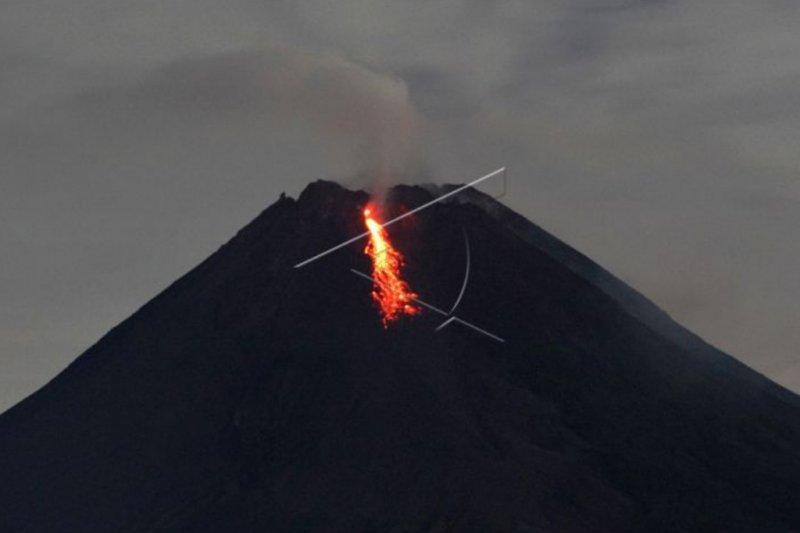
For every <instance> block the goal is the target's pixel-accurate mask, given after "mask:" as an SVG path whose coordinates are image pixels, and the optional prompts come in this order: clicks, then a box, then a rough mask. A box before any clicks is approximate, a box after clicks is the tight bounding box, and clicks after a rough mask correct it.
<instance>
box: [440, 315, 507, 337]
mask: <svg viewBox="0 0 800 533" xmlns="http://www.w3.org/2000/svg"><path fill="white" fill-rule="evenodd" d="M453 321H454V322H458V323H459V324H463V325H464V326H467V327H468V328H472V329H474V330H475V331H477V332H478V333H483V334H484V335H486V336H487V337H491V338H492V339H494V340H496V341H497V342H506V341H505V340H503V339H501V338H500V337H498V336H497V335H493V334H492V333H489V332H488V331H486V330H485V329H481V328H479V327H478V326H476V325H475V324H470V323H469V322H467V321H466V320H462V319H460V318H458V317H457V316H455V315H454V316H453Z"/></svg>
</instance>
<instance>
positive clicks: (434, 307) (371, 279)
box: [350, 268, 447, 316]
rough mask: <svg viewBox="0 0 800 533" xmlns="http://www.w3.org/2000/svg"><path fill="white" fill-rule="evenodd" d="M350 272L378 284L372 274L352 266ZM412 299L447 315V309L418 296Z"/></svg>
mask: <svg viewBox="0 0 800 533" xmlns="http://www.w3.org/2000/svg"><path fill="white" fill-rule="evenodd" d="M350 272H352V273H353V274H355V275H356V276H359V277H362V278H364V279H366V280H369V281H371V282H372V283H376V284H379V283H378V281H377V280H376V279H375V278H373V277H372V276H369V275H367V274H364V273H363V272H359V271H358V270H356V269H354V268H351V269H350ZM412 300H414V301H415V302H416V303H418V304H419V305H421V306H422V307H426V308H428V309H430V310H431V311H433V312H435V313H439V314H440V315H443V316H447V311H442V310H441V309H439V308H438V307H436V306H435V305H431V304H429V303H428V302H425V301H423V300H420V299H419V298H412Z"/></svg>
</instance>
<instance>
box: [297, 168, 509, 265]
mask: <svg viewBox="0 0 800 533" xmlns="http://www.w3.org/2000/svg"><path fill="white" fill-rule="evenodd" d="M505 171H506V167H501V168H498V169H497V170H495V171H494V172H491V173H489V174H486V175H485V176H481V177H480V178H478V179H476V180H473V181H471V182H469V183H467V184H466V185H462V186H461V187H459V188H457V189H453V190H452V191H450V192H448V193H445V194H443V195H441V196H439V197H438V198H434V199H433V200H431V201H430V202H427V203H424V204H422V205H421V206H419V207H415V208H414V209H412V210H411V211H406V212H405V213H403V214H402V215H399V216H396V217H394V218H393V219H391V220H388V221H386V222H384V223H383V224H379V226H381V227H382V228H385V227H387V226H391V225H392V224H394V223H395V222H399V221H401V220H403V219H404V218H406V217H410V216H411V215H413V214H414V213H419V212H420V211H422V210H423V209H427V208H429V207H430V206H432V205H434V204H437V203H439V202H441V201H442V200H444V199H445V198H449V197H451V196H454V195H456V194H458V193H460V192H462V191H464V190H466V189H468V188H470V187H473V186H475V185H477V184H478V183H480V182H482V181H485V180H488V179H489V178H493V177H495V176H497V175H499V174H502V173H503V172H505ZM369 233H370V232H369V231H365V232H364V233H362V234H360V235H356V236H355V237H353V238H352V239H348V240H346V241H344V242H343V243H341V244H337V245H336V246H334V247H332V248H328V249H327V250H325V251H324V252H320V253H318V254H317V255H315V256H313V257H309V258H308V259H306V260H305V261H300V262H299V263H297V264H296V265H295V266H294V268H300V267H304V266H306V265H307V264H309V263H313V262H314V261H316V260H317V259H321V258H323V257H325V256H326V255H328V254H330V253H333V252H335V251H336V250H339V249H340V248H344V247H345V246H347V245H348V244H353V243H354V242H356V241H359V240H361V239H363V238H364V237H366V236H368V235H369Z"/></svg>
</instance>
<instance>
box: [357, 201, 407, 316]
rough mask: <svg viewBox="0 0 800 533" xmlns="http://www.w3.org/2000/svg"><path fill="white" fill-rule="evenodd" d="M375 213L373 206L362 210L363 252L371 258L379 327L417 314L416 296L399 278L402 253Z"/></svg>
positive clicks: (373, 296)
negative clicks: (365, 234)
mask: <svg viewBox="0 0 800 533" xmlns="http://www.w3.org/2000/svg"><path fill="white" fill-rule="evenodd" d="M375 213H376V209H375V207H373V206H367V207H366V208H365V209H364V223H365V224H366V226H367V229H369V232H370V237H369V242H368V243H367V246H366V248H364V253H365V254H367V255H368V256H369V257H370V259H372V278H373V279H374V280H375V284H374V287H373V290H372V299H373V300H375V302H377V304H378V305H379V306H380V310H381V316H382V317H383V327H389V323H390V322H392V321H394V320H397V319H398V318H400V316H402V315H404V314H405V315H415V314H417V313H419V308H418V307H416V306H414V304H413V302H414V298H416V297H417V295H416V294H415V293H413V292H412V291H411V289H409V287H408V283H406V282H405V281H404V280H403V278H401V277H400V269H401V267H402V266H403V255H402V254H401V253H400V252H399V251H397V250H396V249H395V248H394V247H393V246H392V243H391V242H390V241H389V235H388V234H387V233H386V230H385V229H384V228H383V227H382V226H381V225H380V223H379V222H377V221H376V220H375Z"/></svg>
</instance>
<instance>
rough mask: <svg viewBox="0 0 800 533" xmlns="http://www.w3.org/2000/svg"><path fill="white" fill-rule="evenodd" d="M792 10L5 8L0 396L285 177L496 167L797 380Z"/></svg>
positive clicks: (576, 230)
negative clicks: (507, 170) (504, 169)
mask: <svg viewBox="0 0 800 533" xmlns="http://www.w3.org/2000/svg"><path fill="white" fill-rule="evenodd" d="M796 6H797V3H796V2H794V1H793V0H785V1H784V0H781V1H777V0H764V1H761V2H753V1H746V2H745V1H737V0H725V1H722V0H708V1H706V2H696V1H669V0H644V1H628V0H606V1H604V0H592V1H589V0H553V1H538V2H537V1H534V2H530V1H524V2H522V1H520V2H513V1H504V2H491V1H488V0H465V1H455V0H448V1H443V2H397V1H393V2H392V1H364V2H356V1H339V2H323V1H292V2H285V3H284V2H266V1H263V0H262V1H255V0H232V1H229V2H216V1H214V2H212V1H210V0H174V1H166V0H162V1H148V0H138V1H136V2H131V1H130V0H125V1H122V0H102V1H101V0H72V1H70V2H63V1H61V0H52V1H43V0H6V1H4V2H0V187H1V188H0V216H1V217H2V218H0V246H1V247H2V248H1V249H2V250H3V254H2V258H0V301H2V303H3V305H2V307H0V410H2V409H5V408H7V407H9V406H10V405H12V404H13V403H15V402H16V401H18V400H19V399H21V398H22V397H24V396H26V395H27V394H29V393H31V392H33V391H34V390H35V389H36V388H38V387H39V386H41V385H42V384H44V383H45V382H46V381H47V380H48V379H50V378H51V377H53V376H54V375H55V374H56V373H57V372H58V371H59V370H60V369H62V368H63V367H64V366H65V365H66V364H68V363H69V362H70V361H71V360H73V359H74V358H75V357H76V356H77V355H78V354H79V353H80V352H81V351H83V350H84V349H85V348H87V347H88V346H89V345H90V344H91V343H93V342H94V341H95V340H97V339H98V338H99V337H100V336H101V335H102V334H103V333H105V332H106V331H107V330H108V329H109V328H110V327H112V326H113V325H115V324H116V323H118V322H120V321H121V320H123V319H124V318H126V317H127V316H128V315H130V314H131V313H132V312H133V311H135V310H136V309H137V308H138V307H139V306H140V305H142V304H143V303H144V302H146V301H147V300H148V299H149V298H151V297H152V296H154V295H155V294H156V293H157V292H158V291H160V290H161V289H163V288H164V287H165V286H167V285H168V284H169V283H170V282H171V281H173V280H174V279H175V278H177V277H178V276H179V275H181V274H182V273H184V272H185V271H187V270H188V269H190V268H191V267H193V266H194V265H195V264H197V263H198V262H199V261H200V260H202V259H203V258H204V257H206V256H207V255H208V254H210V253H211V252H213V251H214V250H216V248H217V247H218V246H219V245H220V244H222V243H223V242H224V241H225V240H227V239H228V238H229V237H230V236H232V235H233V234H234V233H235V231H236V230H237V229H238V228H239V227H241V226H242V225H244V224H245V223H246V222H248V221H249V220H250V219H252V218H253V217H254V216H255V215H256V214H257V213H258V212H259V211H260V210H261V209H262V208H263V207H265V206H266V205H267V204H269V203H271V202H273V201H274V200H275V199H276V197H277V195H278V194H279V193H280V192H281V191H286V192H287V193H289V194H292V195H296V194H297V193H298V192H299V191H300V190H302V188H303V187H304V186H305V184H306V183H308V182H309V181H311V180H313V179H317V178H338V179H341V180H342V181H343V182H344V183H345V184H347V185H351V186H363V185H366V184H367V183H368V182H369V181H372V180H378V181H379V182H381V183H384V184H388V183H391V182H394V181H401V180H403V181H405V180H409V179H413V180H419V179H422V178H426V177H431V176H437V177H438V178H440V179H442V180H447V181H463V180H465V179H468V178H471V177H476V176H479V175H481V174H483V173H485V172H486V171H489V170H492V169H494V168H496V167H498V166H501V165H508V166H509V167H510V168H511V172H512V174H511V178H512V183H511V187H512V192H513V194H511V195H510V196H509V197H508V198H507V199H506V201H507V203H508V204H509V205H510V206H511V207H512V208H514V209H517V210H518V211H520V212H521V213H523V214H524V215H526V216H527V217H529V218H530V219H532V220H533V221H534V222H536V223H538V224H540V225H541V226H543V227H544V228H546V229H548V230H550V231H551V232H553V233H555V234H556V235H557V236H559V237H560V238H562V239H564V240H565V241H566V242H568V243H570V244H571V245H573V246H575V247H576V248H578V249H579V250H581V251H582V252H584V253H586V254H587V255H589V256H590V257H592V258H593V259H595V260H596V261H598V262H599V263H600V264H602V265H603V266H605V267H606V268H608V269H610V270H611V271H612V272H614V273H615V274H617V275H618V276H619V277H621V278H622V279H623V280H625V281H627V282H628V283H630V284H632V285H633V286H634V287H636V288H637V289H639V290H640V291H642V292H643V293H644V294H646V295H647V296H649V297H650V298H652V299H653V300H654V301H655V302H656V303H657V304H659V305H660V306H662V307H663V308H664V309H665V310H667V311H668V312H669V313H670V314H672V315H673V316H674V317H675V318H677V319H678V320H679V321H680V322H682V323H683V324H685V325H686V326H688V327H689V328H690V329H692V330H694V331H695V332H697V333H698V334H700V335H701V336H702V337H704V338H705V339H707V340H708V341H710V342H712V343H713V344H715V345H717V346H718V347H720V348H722V349H724V350H726V351H728V352H730V353H731V354H733V355H735V356H736V357H738V358H740V359H741V360H743V361H745V362H746V363H748V364H750V365H751V366H753V367H755V368H756V369H758V370H760V371H762V372H764V373H766V374H767V375H769V376H770V377H772V378H773V379H775V380H777V381H778V382H780V383H782V384H784V385H786V386H789V387H790V388H792V389H794V390H795V391H800V358H799V357H798V355H800V354H798V352H799V351H800V327H798V324H799V323H800V276H798V273H799V272H800V179H799V177H798V170H799V169H800V146H798V143H800V141H799V139H800V91H798V87H799V86H800V29H799V27H798V25H800V8H798V7H796ZM353 176H362V177H361V178H353Z"/></svg>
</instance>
